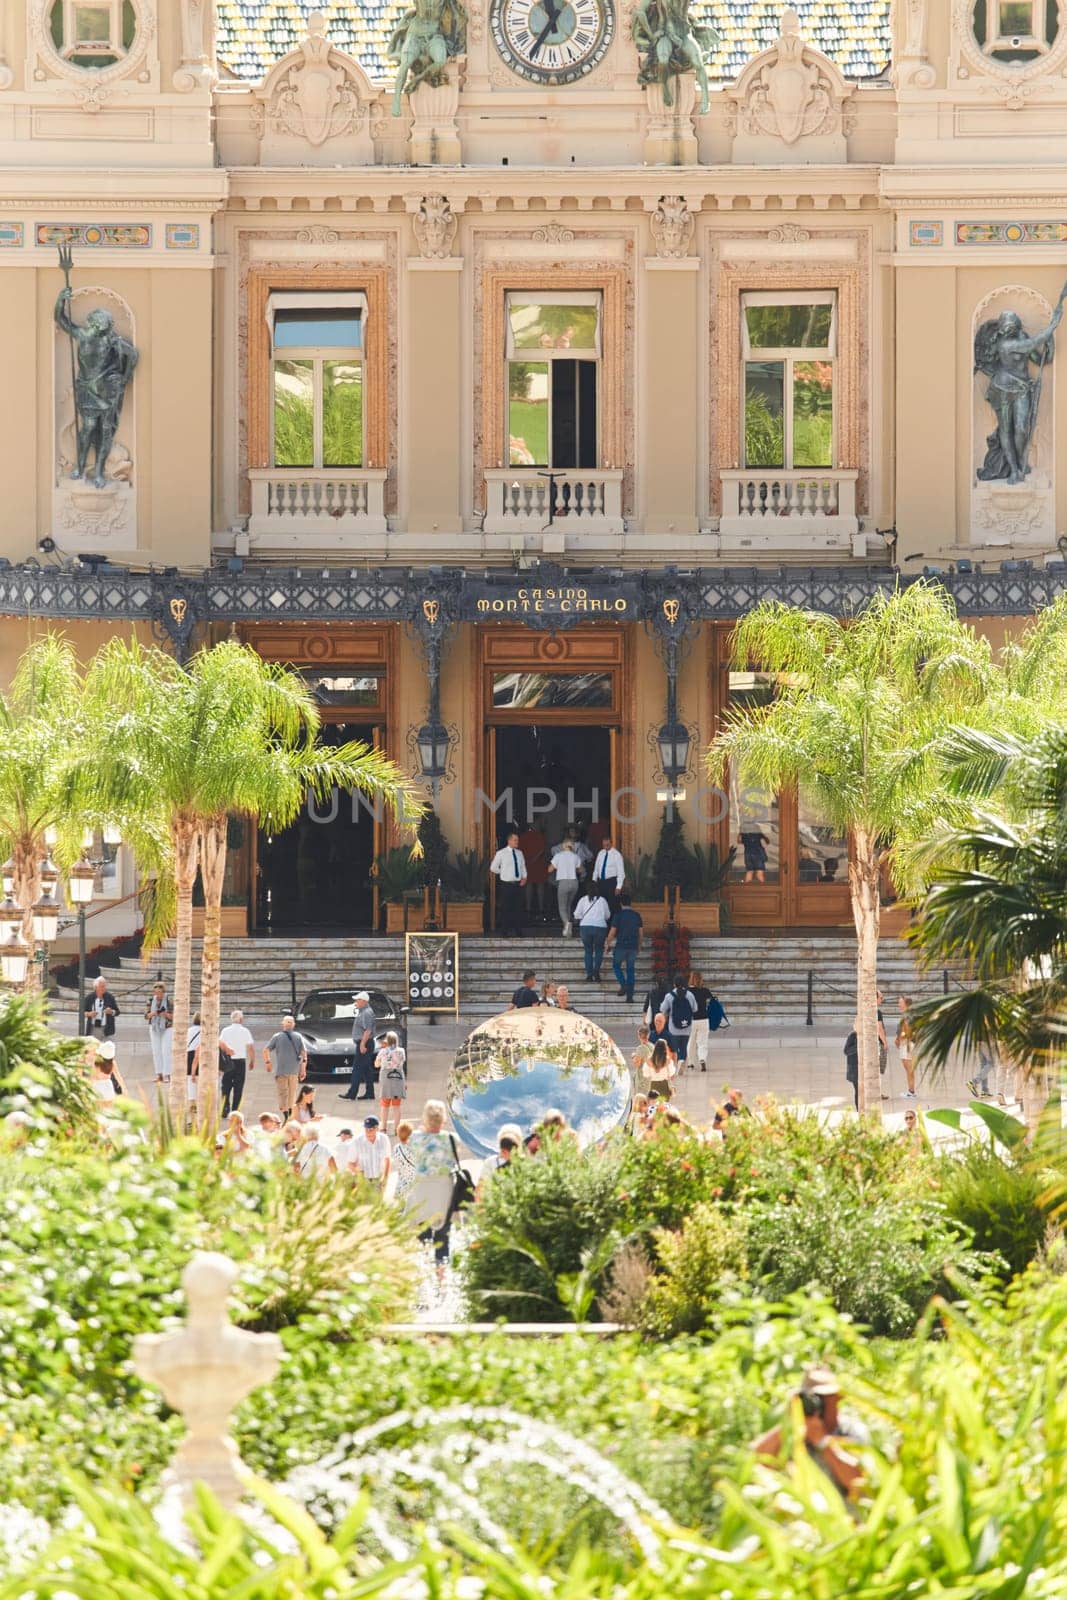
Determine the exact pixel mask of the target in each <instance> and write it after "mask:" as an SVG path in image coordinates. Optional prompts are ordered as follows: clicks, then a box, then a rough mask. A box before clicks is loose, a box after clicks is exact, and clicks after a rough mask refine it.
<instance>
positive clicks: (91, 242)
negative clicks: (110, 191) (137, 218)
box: [33, 222, 152, 250]
mask: <svg viewBox="0 0 1067 1600" xmlns="http://www.w3.org/2000/svg"><path fill="white" fill-rule="evenodd" d="M33 238H34V243H35V244H36V246H37V248H38V249H44V250H54V249H55V248H56V247H57V245H70V246H77V248H78V249H81V250H151V248H152V224H151V223H150V222H38V223H36V224H35V226H34V234H33Z"/></svg>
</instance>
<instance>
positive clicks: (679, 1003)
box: [660, 972, 697, 1069]
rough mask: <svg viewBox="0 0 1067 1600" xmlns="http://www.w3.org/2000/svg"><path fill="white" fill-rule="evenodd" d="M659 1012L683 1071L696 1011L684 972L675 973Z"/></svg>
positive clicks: (695, 1004)
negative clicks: (671, 985)
mask: <svg viewBox="0 0 1067 1600" xmlns="http://www.w3.org/2000/svg"><path fill="white" fill-rule="evenodd" d="M660 1010H661V1011H662V1012H663V1015H664V1016H665V1017H666V1019H667V1032H668V1033H669V1035H670V1041H671V1049H672V1050H673V1051H674V1053H675V1055H676V1056H677V1057H678V1063H679V1067H680V1068H682V1069H684V1066H685V1060H686V1056H687V1053H688V1050H689V1037H690V1034H691V1033H692V1031H693V1019H694V1018H695V1016H696V1010H697V1003H696V996H695V995H694V994H693V991H692V989H690V987H689V985H688V984H687V983H686V981H685V973H684V972H676V973H675V975H674V986H673V988H672V989H671V991H670V993H669V994H666V995H664V997H663V1004H662V1006H661V1007H660Z"/></svg>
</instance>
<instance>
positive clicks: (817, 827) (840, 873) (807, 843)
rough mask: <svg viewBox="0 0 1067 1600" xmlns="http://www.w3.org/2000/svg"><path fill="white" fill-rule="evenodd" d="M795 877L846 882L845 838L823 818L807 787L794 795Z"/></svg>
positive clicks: (846, 842) (846, 847)
mask: <svg viewBox="0 0 1067 1600" xmlns="http://www.w3.org/2000/svg"><path fill="white" fill-rule="evenodd" d="M797 844H798V853H797V878H798V880H799V882H800V883H806V884H816V883H847V882H848V840H847V839H846V838H845V837H844V836H843V834H841V833H840V831H839V830H838V829H837V828H836V827H835V826H834V825H833V824H832V823H829V822H827V821H825V819H824V817H823V814H822V811H821V810H820V808H819V804H818V801H817V800H816V798H815V796H814V795H813V794H812V792H811V790H810V789H808V788H806V787H805V786H804V784H801V786H800V790H799V793H798V795H797Z"/></svg>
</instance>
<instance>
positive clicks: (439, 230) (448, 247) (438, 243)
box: [412, 194, 458, 261]
mask: <svg viewBox="0 0 1067 1600" xmlns="http://www.w3.org/2000/svg"><path fill="white" fill-rule="evenodd" d="M457 224H458V219H457V218H456V217H455V215H454V214H453V211H452V207H451V206H450V205H449V203H448V199H447V197H446V196H445V195H443V194H427V195H423V197H422V200H421V201H420V203H419V209H418V210H417V211H416V212H415V215H414V216H413V218H412V227H413V228H414V230H415V238H416V240H417V241H418V246H419V252H420V254H421V255H422V257H423V259H424V260H426V261H444V259H445V258H446V256H450V255H451V254H452V241H453V239H454V238H455V237H456V227H457Z"/></svg>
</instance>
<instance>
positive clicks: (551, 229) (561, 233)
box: [530, 222, 574, 244]
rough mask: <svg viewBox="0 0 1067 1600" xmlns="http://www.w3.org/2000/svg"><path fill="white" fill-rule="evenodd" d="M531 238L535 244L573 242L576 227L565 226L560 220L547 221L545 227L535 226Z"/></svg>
mask: <svg viewBox="0 0 1067 1600" xmlns="http://www.w3.org/2000/svg"><path fill="white" fill-rule="evenodd" d="M530 238H531V239H532V240H533V241H534V243H535V244H573V242H574V229H573V228H564V227H563V226H562V224H561V223H558V222H546V223H545V224H544V226H543V227H541V228H535V229H534V230H533V232H532V233H531V234H530Z"/></svg>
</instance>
